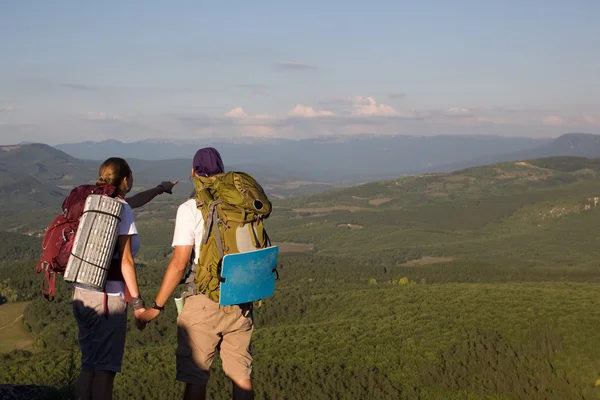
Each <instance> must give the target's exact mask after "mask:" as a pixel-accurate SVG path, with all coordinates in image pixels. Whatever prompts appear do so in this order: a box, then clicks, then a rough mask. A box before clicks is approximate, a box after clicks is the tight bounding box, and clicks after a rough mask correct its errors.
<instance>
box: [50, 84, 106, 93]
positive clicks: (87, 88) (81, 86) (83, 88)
mask: <svg viewBox="0 0 600 400" xmlns="http://www.w3.org/2000/svg"><path fill="white" fill-rule="evenodd" d="M59 86H61V87H64V88H67V89H72V90H77V91H82V92H93V91H97V90H99V88H97V87H95V86H89V85H84V84H81V83H61V84H59Z"/></svg>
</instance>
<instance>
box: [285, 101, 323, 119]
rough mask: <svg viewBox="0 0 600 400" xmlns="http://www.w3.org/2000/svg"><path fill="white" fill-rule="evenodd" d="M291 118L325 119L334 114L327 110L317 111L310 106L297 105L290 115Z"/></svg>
mask: <svg viewBox="0 0 600 400" xmlns="http://www.w3.org/2000/svg"><path fill="white" fill-rule="evenodd" d="M287 115H289V116H290V117H325V116H332V115H333V113H332V112H331V111H327V110H315V109H314V108H312V107H309V106H303V105H302V104H296V106H295V107H294V108H292V109H291V110H290V111H289V112H288V114H287Z"/></svg>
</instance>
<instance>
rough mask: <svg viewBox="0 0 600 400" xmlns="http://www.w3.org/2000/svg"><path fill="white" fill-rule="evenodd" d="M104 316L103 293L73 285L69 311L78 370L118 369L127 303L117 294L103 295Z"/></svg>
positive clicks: (122, 348)
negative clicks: (75, 330) (73, 322)
mask: <svg viewBox="0 0 600 400" xmlns="http://www.w3.org/2000/svg"><path fill="white" fill-rule="evenodd" d="M107 300H108V318H106V316H105V315H104V293H103V292H96V291H93V290H85V289H81V288H75V292H74V293H73V314H74V315H75V319H76V320H77V326H78V327H79V346H80V347H81V369H82V370H83V371H114V372H121V364H122V362H123V353H124V352H125V334H126V333H127V303H125V300H124V299H123V298H122V297H121V296H107Z"/></svg>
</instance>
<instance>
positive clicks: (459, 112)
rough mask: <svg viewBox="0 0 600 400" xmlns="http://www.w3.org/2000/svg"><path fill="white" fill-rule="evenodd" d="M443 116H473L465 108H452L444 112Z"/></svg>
mask: <svg viewBox="0 0 600 400" xmlns="http://www.w3.org/2000/svg"><path fill="white" fill-rule="evenodd" d="M444 115H446V116H448V117H471V116H473V111H472V110H471V109H470V108H465V107H452V108H448V109H447V110H445V111H444Z"/></svg>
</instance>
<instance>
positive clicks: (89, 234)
mask: <svg viewBox="0 0 600 400" xmlns="http://www.w3.org/2000/svg"><path fill="white" fill-rule="evenodd" d="M123 210H124V206H123V203H122V202H120V201H119V200H117V199H114V198H112V197H108V196H103V195H98V194H91V195H89V196H88V197H87V199H86V201H85V206H84V208H83V214H82V215H81V218H80V219H79V226H78V228H77V233H76V234H75V241H74V243H73V248H72V249H71V255H70V256H69V261H68V262H67V268H66V270H65V274H64V279H65V281H67V282H74V283H80V284H83V285H86V286H89V287H90V289H94V290H104V285H105V284H106V277H107V275H108V268H109V267H110V263H111V260H112V257H113V253H114V251H115V246H116V243H117V237H118V236H119V224H120V223H121V217H122V216H123Z"/></svg>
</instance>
